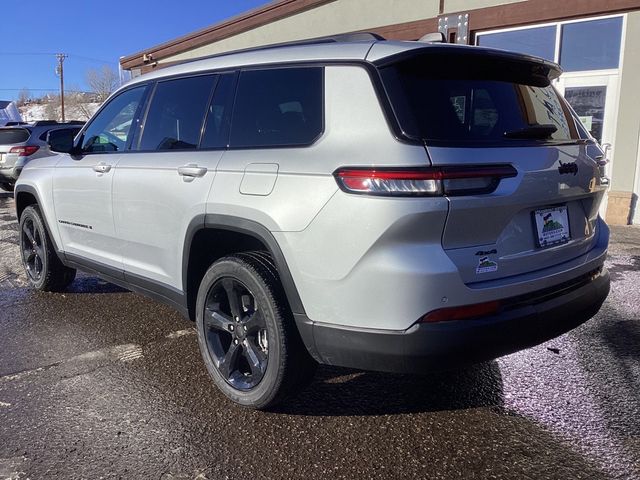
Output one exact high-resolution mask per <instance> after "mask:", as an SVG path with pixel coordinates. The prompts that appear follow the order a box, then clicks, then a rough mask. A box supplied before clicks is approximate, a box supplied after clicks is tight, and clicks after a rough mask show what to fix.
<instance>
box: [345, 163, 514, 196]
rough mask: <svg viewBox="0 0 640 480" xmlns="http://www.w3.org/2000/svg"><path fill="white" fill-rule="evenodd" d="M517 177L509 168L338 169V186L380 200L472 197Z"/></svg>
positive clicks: (502, 166)
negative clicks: (419, 197)
mask: <svg viewBox="0 0 640 480" xmlns="http://www.w3.org/2000/svg"><path fill="white" fill-rule="evenodd" d="M517 174H518V172H517V171H516V169H515V168H513V167H512V166H511V165H495V166H444V167H434V168H356V167H354V168H349V167H345V168H340V169H338V170H336V171H335V172H334V176H335V178H336V181H337V182H338V186H339V187H340V188H341V189H342V190H343V191H345V192H348V193H360V194H367V195H383V196H385V195H386V196H434V195H472V194H482V193H491V192H492V191H494V190H495V189H496V187H497V186H498V184H499V183H500V179H502V178H507V177H515V176H516V175H517Z"/></svg>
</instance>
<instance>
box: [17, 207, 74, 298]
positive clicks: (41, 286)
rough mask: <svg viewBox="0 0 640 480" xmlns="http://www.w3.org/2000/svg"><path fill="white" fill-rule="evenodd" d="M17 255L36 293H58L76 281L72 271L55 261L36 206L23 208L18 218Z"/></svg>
mask: <svg viewBox="0 0 640 480" xmlns="http://www.w3.org/2000/svg"><path fill="white" fill-rule="evenodd" d="M20 253H21V255H20V256H21V258H22V266H23V267H24V270H25V273H26V274H27V279H28V280H29V284H30V285H31V286H32V287H33V288H35V289H36V290H40V291H43V292H61V291H63V290H64V289H65V288H67V287H68V286H69V284H70V283H71V282H73V280H74V278H75V277H76V271H75V269H73V268H69V267H65V266H64V265H63V264H62V262H61V261H60V259H59V258H58V254H57V253H56V251H55V248H54V247H53V242H52V241H51V238H50V237H49V233H48V231H47V229H46V227H45V224H44V220H43V219H42V214H41V213H40V209H39V208H38V207H37V206H36V205H30V206H28V207H27V208H25V209H24V211H23V212H22V216H21V217H20Z"/></svg>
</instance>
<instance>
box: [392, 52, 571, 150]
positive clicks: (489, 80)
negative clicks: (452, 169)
mask: <svg viewBox="0 0 640 480" xmlns="http://www.w3.org/2000/svg"><path fill="white" fill-rule="evenodd" d="M523 65H524V67H523ZM505 67H507V68H505ZM508 67H509V65H504V63H502V64H500V65H495V68H492V59H491V58H490V57H478V56H475V57H474V58H469V59H465V58H456V57H455V56H451V57H450V58H446V57H444V56H438V57H435V58H430V57H429V56H427V55H422V56H417V57H413V58H411V59H409V60H405V61H403V62H400V63H396V64H393V65H391V66H388V67H385V68H383V69H382V71H381V72H382V78H383V81H384V84H385V89H386V90H387V94H388V95H389V98H390V101H391V103H392V105H393V109H394V112H395V113H396V116H397V117H398V121H399V122H400V125H401V127H402V130H403V131H404V132H405V133H406V134H408V135H409V136H411V137H414V138H420V139H423V140H425V141H426V142H427V143H429V142H432V143H436V142H437V143H446V144H453V143H456V144H458V143H462V144H469V143H471V144H474V143H482V144H487V143H490V144H496V143H497V144H500V145H509V144H513V142H514V141H522V139H527V140H528V141H531V140H534V141H564V142H566V141H568V140H573V139H576V138H577V137H578V135H577V131H576V127H575V123H574V121H573V119H572V117H571V114H570V113H569V110H568V109H567V107H566V105H565V103H564V101H563V100H562V99H561V98H560V96H559V95H558V93H557V92H556V90H555V89H554V88H553V87H552V86H551V85H550V84H549V81H548V80H547V79H543V80H541V78H540V76H535V75H533V74H532V75H531V76H530V77H529V76H527V72H526V71H523V68H525V67H526V68H532V66H531V65H526V64H522V63H520V64H518V65H513V66H512V68H508ZM532 71H533V70H532Z"/></svg>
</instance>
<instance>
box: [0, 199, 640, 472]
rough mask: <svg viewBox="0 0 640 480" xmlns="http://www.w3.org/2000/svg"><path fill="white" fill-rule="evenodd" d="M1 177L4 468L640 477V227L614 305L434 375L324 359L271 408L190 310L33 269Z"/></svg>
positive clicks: (623, 251)
mask: <svg viewBox="0 0 640 480" xmlns="http://www.w3.org/2000/svg"><path fill="white" fill-rule="evenodd" d="M17 243H18V230H17V225H16V220H15V216H14V207H13V200H12V198H11V196H10V195H9V194H6V193H3V192H1V191H0V479H26V478H30V479H56V478H64V479H67V478H73V479H75V478H87V479H95V478H136V479H137V478H141V479H148V478H158V479H178V478H179V479H183V478H184V479H190V478H197V479H205V478H206V479H263V478H264V479H288V480H292V479H298V478H305V479H315V478H328V479H338V478H340V479H342V478H344V479H369V478H381V479H395V478H420V479H485V478H496V479H498V478H499V479H502V478H505V479H506V478H509V479H512V478H513V479H536V480H538V479H613V478H615V479H640V362H639V359H640V287H639V284H640V229H639V228H636V227H620V228H616V229H614V230H613V233H612V245H611V251H610V256H609V260H608V262H607V263H608V268H609V270H610V272H611V277H612V280H613V283H612V292H611V295H610V297H609V299H608V300H607V302H606V303H605V305H604V307H603V308H602V310H601V311H600V313H599V314H598V315H597V316H596V317H595V318H593V319H592V320H591V321H589V322H587V323H586V324H585V325H583V326H581V327H579V328H578V329H576V330H574V331H572V332H570V333H568V334H566V335H563V336H562V337H560V338H557V339H554V340H552V341H550V342H548V343H546V344H543V345H540V346H538V347H535V348H532V349H529V350H526V351H523V352H519V353H516V354H513V355H509V356H507V357H504V358H501V359H499V360H497V361H494V362H491V363H488V364H483V365H478V366H475V367H472V368H468V369H465V370H462V371H456V372H446V373H431V374H428V375H425V376H421V377H412V376H401V375H389V374H379V373H367V372H358V371H352V370H344V369H337V368H329V367H320V368H319V371H318V374H317V376H316V379H315V381H314V382H313V383H312V384H311V385H310V386H309V387H308V388H307V389H306V390H304V391H303V392H302V393H301V394H300V395H299V396H298V397H297V398H295V399H294V400H293V401H291V402H289V403H288V404H286V405H284V406H282V407H280V408H279V409H277V410H275V411H272V412H268V413H263V412H255V411H251V410H247V409H243V408H240V407H236V406H234V405H232V404H230V403H229V402H228V401H226V400H225V398H224V397H223V396H222V395H221V394H220V393H219V392H218V391H217V390H216V388H215V387H214V386H213V384H212V382H211V381H210V380H209V378H208V376H207V373H206V370H205V367H204V365H203V363H202V360H201V357H200V353H199V351H198V346H197V339H196V335H195V330H194V328H193V324H192V323H191V322H189V321H187V320H184V319H183V318H182V317H181V316H180V315H179V314H178V313H177V312H176V311H174V310H172V309H171V308H168V307H165V306H163V305H160V304H158V303H156V302H154V301H152V300H148V299H145V298H144V297H142V296H140V295H137V294H134V293H131V292H128V291H126V290H123V289H120V288H118V287H115V286H113V285H110V284H108V283H105V282H103V281H101V280H99V279H97V278H95V277H92V276H89V275H85V274H82V275H79V277H78V278H77V280H76V281H75V282H74V283H73V285H72V286H71V287H70V289H69V291H68V292H66V293H64V294H48V293H38V292H35V291H33V290H30V289H29V288H27V287H26V279H25V277H24V273H23V272H22V267H21V265H20V262H19V258H18V245H17Z"/></svg>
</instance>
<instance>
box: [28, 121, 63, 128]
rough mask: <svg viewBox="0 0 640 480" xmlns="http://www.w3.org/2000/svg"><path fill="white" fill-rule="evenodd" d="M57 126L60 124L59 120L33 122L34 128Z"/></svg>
mask: <svg viewBox="0 0 640 480" xmlns="http://www.w3.org/2000/svg"><path fill="white" fill-rule="evenodd" d="M57 124H58V121H57V120H38V121H36V122H33V126H34V127H43V126H46V125H57Z"/></svg>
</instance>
